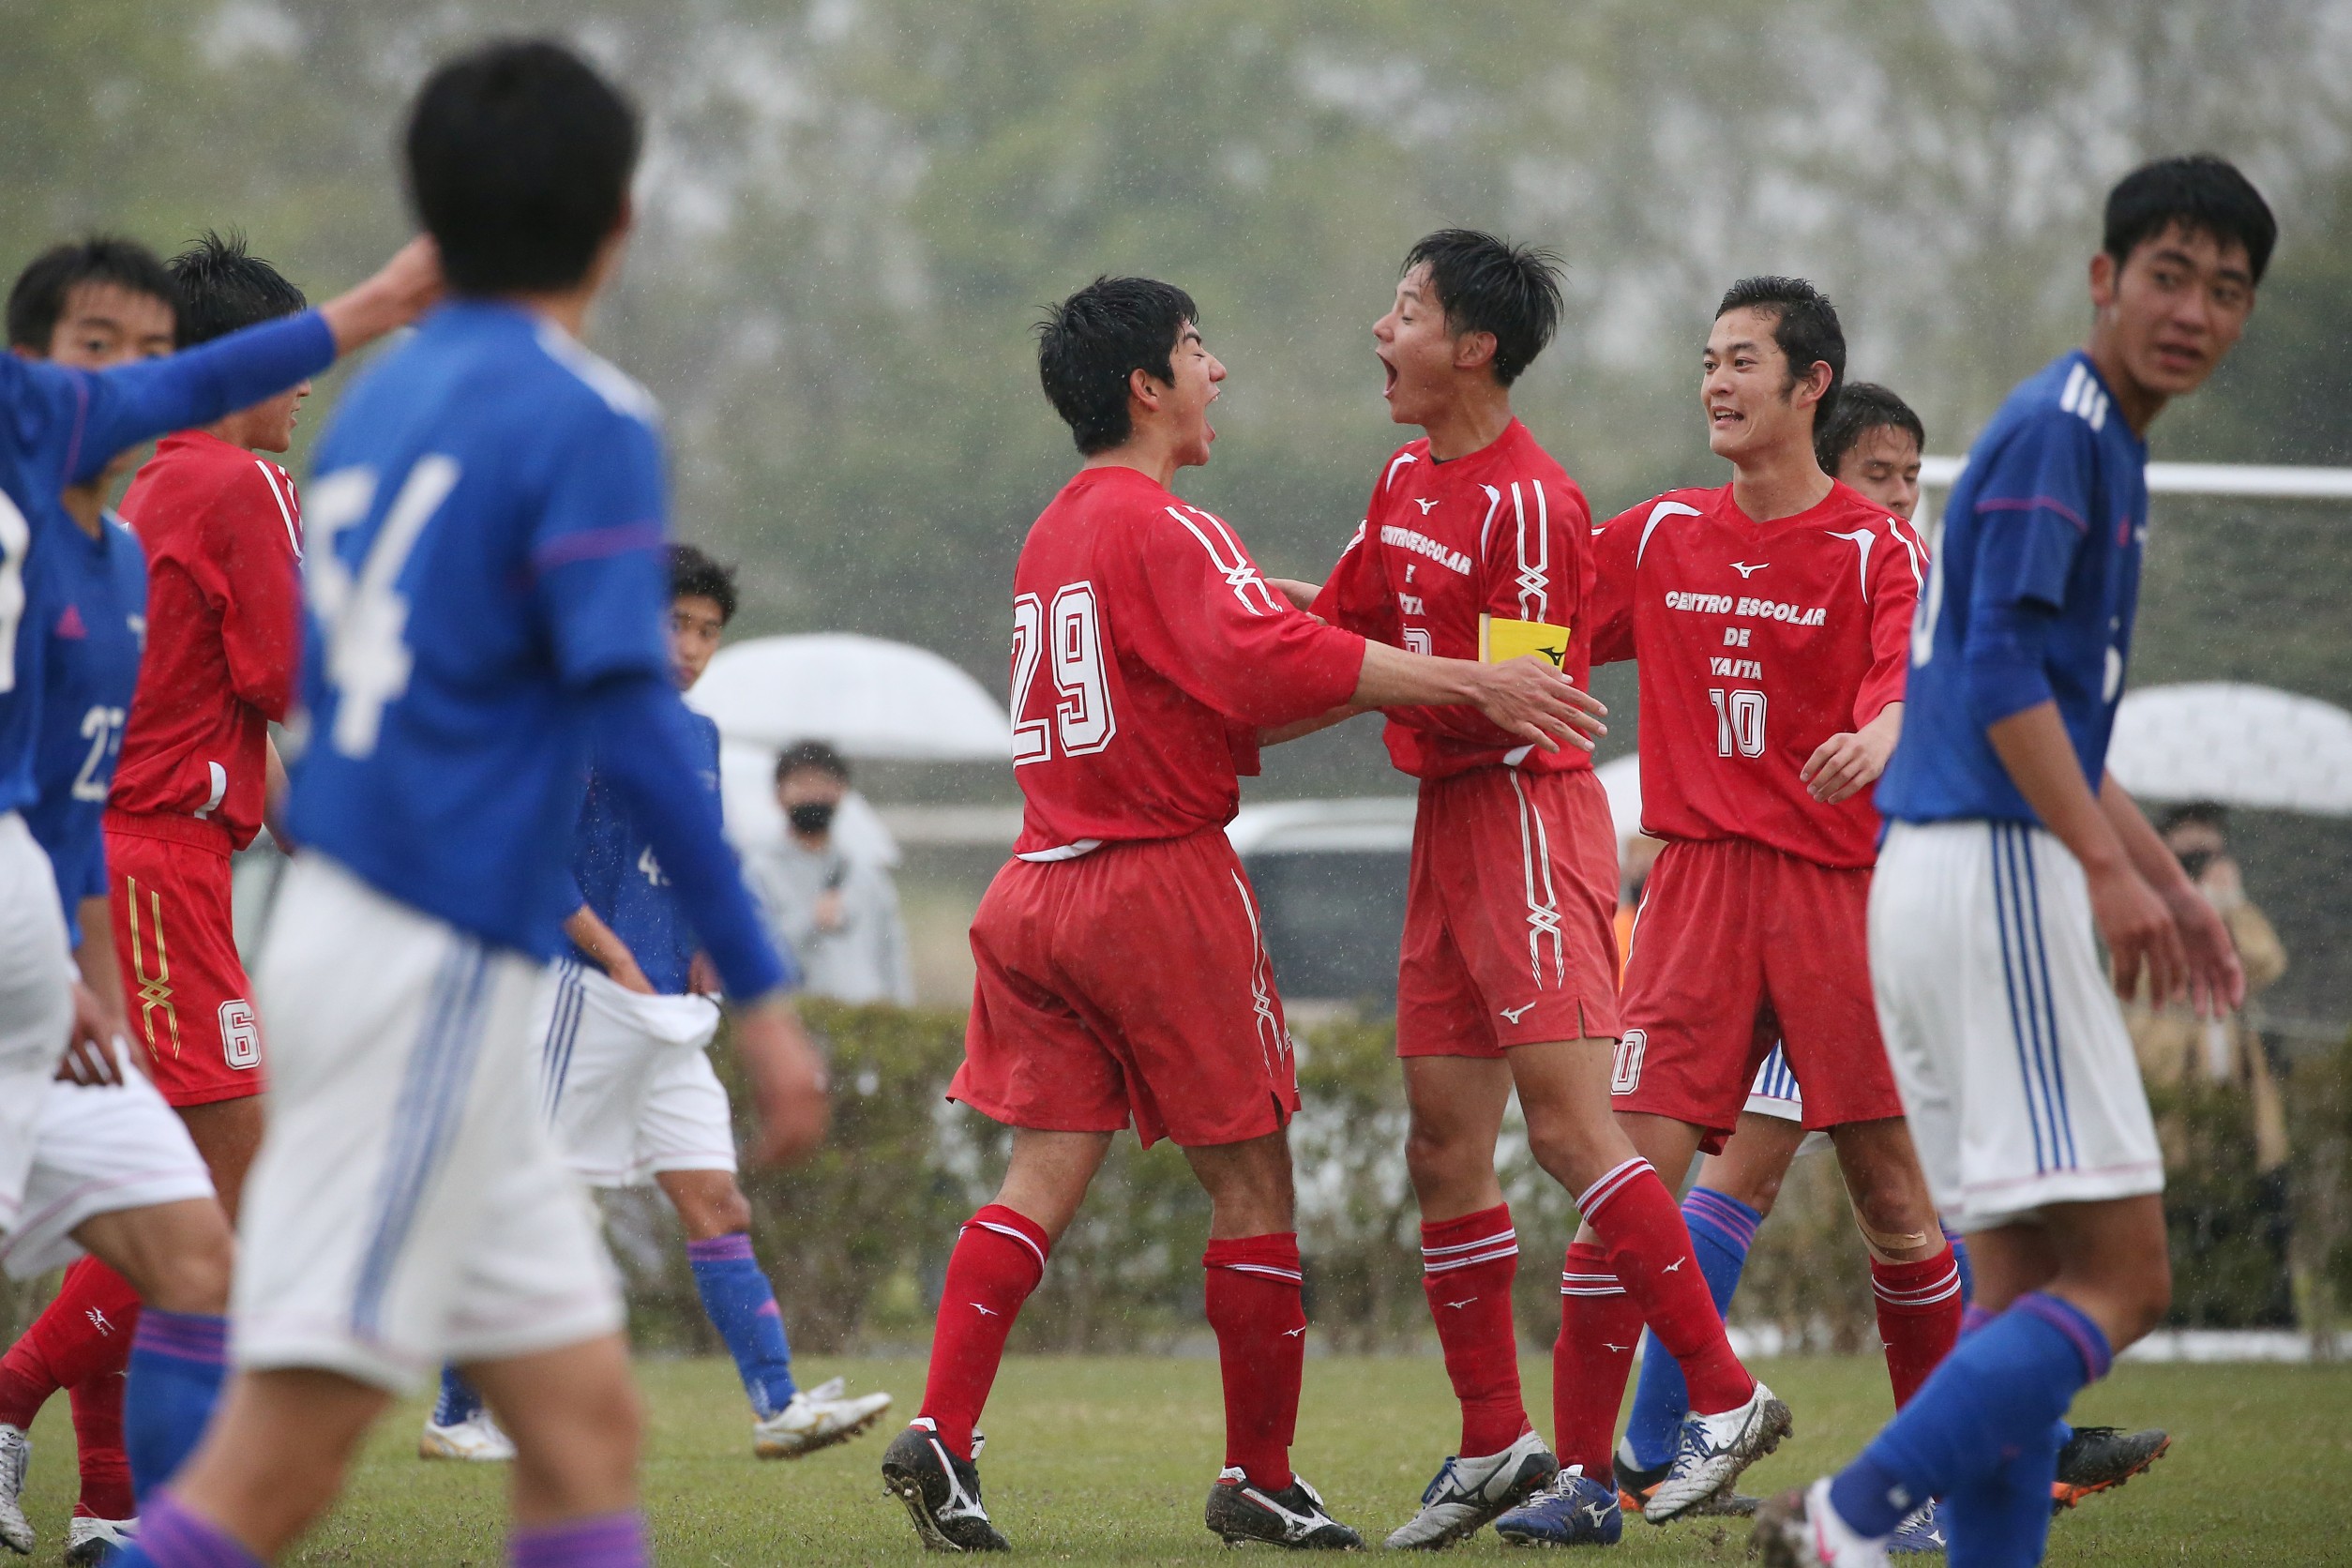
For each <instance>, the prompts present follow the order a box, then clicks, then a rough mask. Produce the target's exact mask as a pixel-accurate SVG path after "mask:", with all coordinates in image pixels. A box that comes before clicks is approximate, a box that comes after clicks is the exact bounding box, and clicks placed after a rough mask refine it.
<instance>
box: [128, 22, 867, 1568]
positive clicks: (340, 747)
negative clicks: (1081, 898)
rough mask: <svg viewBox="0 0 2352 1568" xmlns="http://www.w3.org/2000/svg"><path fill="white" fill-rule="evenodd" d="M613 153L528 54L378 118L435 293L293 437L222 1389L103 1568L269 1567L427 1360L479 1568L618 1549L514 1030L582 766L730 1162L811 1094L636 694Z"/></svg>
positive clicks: (603, 1448) (642, 412)
mask: <svg viewBox="0 0 2352 1568" xmlns="http://www.w3.org/2000/svg"><path fill="white" fill-rule="evenodd" d="M638 145H639V129H638V121H637V116H636V114H635V113H634V112H633V111H632V110H631V109H630V108H629V106H628V105H627V103H626V101H625V100H624V99H623V98H621V96H620V95H619V93H618V92H617V91H615V90H614V89H613V88H612V87H611V85H610V84H609V83H606V82H605V81H604V80H603V79H602V78H601V77H599V76H598V75H597V74H596V72H595V71H594V70H593V69H591V68H589V67H588V66H586V65H585V64H583V63H582V62H581V61H580V59H579V58H578V57H577V56H575V55H573V54H571V53H568V52H567V51H565V50H564V49H562V48H560V47H558V46H556V45H553V44H549V43H542V42H508V43H498V44H491V45H488V46H485V47H483V48H481V49H479V50H477V51H475V52H474V53H469V54H466V55H462V56H460V57H459V58H458V59H456V60H454V61H452V62H450V63H448V64H445V65H444V66H443V67H441V68H439V69H437V70H436V71H434V72H433V74H432V75H431V76H430V78H429V79H428V81H427V82H426V83H425V85H424V86H423V88H422V89H421V91H420V93H419V95H418V97H417V98H416V101H415V108H414V110H413V111H412V113H411V115H410V119H409V123H408V127H407V133H406V139H405V149H404V150H405V161H406V173H407V181H408V189H409V191H410V194H411V196H412V198H413V200H414V201H415V205H416V207H417V209H418V212H419V215H420V216H421V217H422V219H424V222H425V226H426V227H427V228H428V229H429V230H430V232H431V234H432V235H433V237H434V239H435V240H436V241H437V242H438V245H439V249H440V254H441V260H442V265H443V269H444V271H445V274H446V276H447V278H448V280H449V285H450V288H451V290H452V292H453V294H455V295H456V296H457V297H455V298H454V299H453V300H452V301H451V302H450V303H449V304H447V305H446V306H445V307H443V308H442V309H439V310H437V311H435V312H434V313H433V314H432V315H431V316H430V318H428V319H427V321H426V322H425V323H424V324H423V325H422V326H421V327H420V328H419V329H418V331H417V332H416V334H415V336H414V337H413V338H412V339H410V340H409V341H408V342H406V343H405V344H403V345H401V347H400V349H399V350H398V351H397V352H396V353H394V354H391V355H389V356H388V357H386V358H384V360H382V361H381V362H379V363H378V364H377V365H376V366H374V367H373V368H372V369H370V371H369V373H368V374H367V375H366V376H364V377H363V378H362V379H361V380H360V381H359V382H358V383H357V384H355V385H354V386H353V387H352V389H351V390H350V391H349V392H348V393H347V394H346V396H345V400H344V402H343V404H342V407H341V408H340V409H339V411H338V415H337V419H336V423H335V427H334V429H332V430H330V431H329V432H328V433H327V435H326V437H325V439H324V441H323V442H322V444H321V447H320V456H319V468H320V471H321V475H322V477H321V478H320V479H319V481H318V482H317V483H316V484H315V485H313V487H312V488H311V492H310V505H309V519H310V537H309V550H308V551H307V553H306V558H305V559H306V574H307V589H306V596H307V599H308V603H309V611H310V633H309V644H308V648H307V652H306V656H305V658H304V661H303V667H304V686H303V700H304V710H305V717H306V718H307V720H308V725H309V744H308V746H307V748H306V749H305V751H304V752H303V755H302V757H301V758H300V760H299V761H298V762H297V763H296V764H295V767H294V777H293V780H292V786H291V793H290V800H289V807H288V809H289V825H290V827H291V828H292V830H293V832H294V837H295V838H296V839H297V841H298V842H299V843H300V844H301V846H302V850H301V852H300V853H299V854H298V855H297V857H296V859H295V861H294V866H293V867H291V869H289V871H288V872H287V875H286V879H285V882H284V885H283V887H282V889H281V891H280V893H279V900H278V904H277V910H276V915H275V918H274V920H273V922H272V926H271V930H270V936H269V939H268V944H267V946H266V947H265V949H264V953H263V957H262V962H261V966H260V973H259V974H258V976H257V979H258V982H259V987H260V990H261V995H262V1001H263V1007H264V1017H265V1018H266V1019H267V1021H268V1023H269V1026H270V1030H271V1050H272V1053H273V1071H274V1073H275V1075H276V1077H275V1082H274V1083H273V1085H272V1087H271V1091H270V1117H269V1129H268V1132H267V1134H266V1135H265V1136H264V1140H263V1144H262V1150H261V1153H260V1155H259V1157H258V1158H257V1159H256V1161H255V1163H254V1168H253V1173H252V1176H251V1178H250V1180H249V1183H248V1185H247V1189H246V1201H245V1205H244V1213H243V1214H242V1216H241V1218H240V1231H241V1237H242V1243H243V1245H242V1250H241V1253H240V1256H239V1259H238V1268H237V1279H236V1307H237V1340H236V1347H235V1352H236V1360H237V1371H236V1374H235V1379H234V1382H233V1384H232V1385H231V1388H230V1392H229V1395H228V1398H227V1399H226V1401H225V1402H224V1404H223V1406H222V1408H221V1411H220V1415H219V1419H218V1420H216V1421H215V1422H214V1423H213V1425H212V1426H211V1428H210V1430H209V1431H208V1433H207V1434H206V1438H205V1441H204V1446H202V1447H201V1448H200V1449H199V1450H198V1452H197V1454H196V1455H195V1457H194V1458H193V1459H191V1460H190V1462H189V1463H188V1467H187V1468H186V1469H185V1470H183V1471H182V1472H181V1474H180V1476H179V1477H178V1479H177V1480H176V1481H175V1482H174V1483H173V1486H172V1487H171V1488H169V1489H167V1490H165V1491H164V1492H162V1493H160V1494H158V1496H156V1497H154V1498H152V1499H150V1500H149V1501H148V1505H147V1508H146V1511H145V1514H144V1516H143V1518H142V1520H141V1526H140V1539H139V1541H138V1543H137V1545H134V1546H132V1547H131V1548H130V1549H129V1551H128V1553H126V1555H125V1559H124V1561H125V1565H126V1568H133V1565H136V1564H138V1563H141V1562H156V1563H162V1564H180V1565H185V1564H197V1563H202V1564H215V1563H224V1562H234V1563H243V1562H249V1561H252V1560H270V1559H274V1558H276V1557H277V1556H278V1555H279V1553H280V1552H282V1551H283V1550H285V1548H286V1547H287V1546H288V1545H289V1544H290V1543H291V1542H292V1541H293V1540H294V1537H295V1536H296V1535H298V1534H299V1533H300V1531H301V1530H303V1528H304V1527H305V1526H307V1525H308V1524H309V1522H310V1521H311V1520H312V1519H314V1518H315V1517H317V1515H319V1513H320V1512H321V1511H322V1510H324V1508H325V1507H326V1506H327V1505H328V1504H329V1503H330V1502H331V1501H332V1500H333V1498H334V1496H335V1493H336V1490H337V1488H338V1487H339V1485H340V1482H341V1477H342V1473H343V1468H344V1466H345V1464H346V1463H347V1462H348V1460H349V1458H350V1456H351V1455H352V1453H353V1451H354V1449H355V1447H356V1446H357V1444H358V1442H359V1440H360V1439H361V1438H362V1437H363V1436H364V1435H365V1433H366V1431H367V1429H368V1426H369V1424H370V1423H371V1422H372V1421H373V1420H374V1418H375V1417H376V1416H377V1415H378V1414H379V1413H380V1412H381V1411H382V1410H384V1406H385V1405H386V1404H387V1403H389V1401H390V1399H391V1397H392V1395H393V1394H394V1393H395V1392H397V1391H401V1390H405V1389H407V1388H409V1387H411V1386H413V1385H414V1384H415V1382H416V1381H417V1380H419V1379H420V1378H421V1377H422V1376H423V1375H425V1374H427V1373H429V1372H430V1370H431V1369H432V1368H433V1367H435V1366H437V1365H439V1364H441V1363H442V1362H443V1361H445V1360H453V1361H456V1362H458V1363H459V1364H460V1365H461V1366H463V1367H464V1368H465V1369H466V1371H467V1372H468V1374H469V1375H470V1377H471V1378H472V1379H473V1380H474V1381H475V1383H476V1384H477V1385H478V1386H479V1387H480V1388H481V1389H482V1391H483V1393H484V1394H485V1395H487V1396H488V1398H489V1400H490V1405H491V1407H492V1409H494V1410H497V1411H498V1413H499V1415H500V1417H501V1418H502V1425H504V1426H505V1429H506V1430H507V1431H508V1432H509V1433H511V1434H512V1435H513V1437H514V1440H515V1445H516V1448H517V1450H518V1459H519V1463H518V1464H517V1466H516V1470H515V1487H514V1515H515V1521H516V1527H517V1528H516V1534H515V1537H514V1540H513V1542H512V1544H511V1553H512V1557H513V1560H515V1561H517V1562H519V1563H523V1564H541V1563H553V1562H577V1563H595V1564H599V1565H604V1568H625V1565H632V1564H639V1563H641V1562H643V1561H644V1560H645V1547H644V1542H643V1533H642V1525H641V1520H640V1519H639V1517H638V1515H637V1513H636V1509H635V1504H636V1491H635V1460H636V1455H637V1443H638V1430H639V1415H638V1406H637V1401H636V1396H635V1391H634V1390H633V1389H632V1388H631V1386H630V1383H629V1376H628V1363H627V1352H626V1346H625V1343H624V1341H623V1339H622V1337H621V1334H620V1333H619V1329H620V1324H621V1303H620V1299H619V1296H618V1292H617V1290H616V1289H615V1286H614V1282H613V1278H612V1273H611V1265H610V1263H609V1261H608V1260H607V1259H605V1257H604V1256H603V1252H602V1246H601V1244H600V1242H599V1239H598V1237H597V1234H596V1227H595V1222H594V1220H593V1218H592V1217H591V1214H590V1213H589V1211H588V1207H587V1204H586V1200H585V1198H584V1195H583V1194H582V1193H581V1191H580V1188H579V1187H578V1186H577V1185H576V1184H575V1183H574V1182H573V1180H572V1177H571V1175H570V1173H569V1172H568V1171H566V1170H565V1168H564V1165H563V1162H562V1159H561V1157H560V1155H559V1154H558V1153H557V1152H556V1149H555V1146H554V1144H553V1142H552V1141H551V1139H550V1136H549V1134H548V1132H547V1130H546V1128H545V1126H544V1124H543V1123H542V1121H541V1119H540V1117H539V1115H538V1113H537V1105H536V1099H537V1095H536V1092H535V1091H536V1086H535V1082H534V1075H533V1073H532V1070H531V1062H532V1055H531V1050H530V1046H531V1042H530V1041H529V1040H528V1038H527V1032H528V1026H529V1021H530V1011H531V1005H532V997H533V993H534V991H535V987H536V983H537V979H538V974H539V970H540V966H541V960H543V959H544V958H545V957H549V956H551V955H552V953H553V952H554V951H555V948H556V945H557V942H559V941H560V939H561V934H562V922H563V919H564V917H565V915H566V914H568V913H569V912H571V910H572V909H573V908H575V907H576V902H577V901H576V898H575V897H574V896H573V893H572V890H571V887H570V882H569V879H568V878H567V877H566V876H565V858H566V852H567V851H568V849H569V845H570V838H571V832H572V827H573V824H574V823H575V822H577V821H578V817H579V808H580V776H581V769H582V766H583V764H584V762H585V761H586V759H587V756H588V753H589V748H590V745H591V743H592V740H593V743H594V746H595V751H596V757H597V758H598V760H599V763H600V767H601V770H602V771H601V772H600V773H599V777H600V779H601V780H602V781H603V782H604V783H605V784H607V785H608V786H610V787H611V788H612V789H613V790H614V791H615V792H618V794H619V795H620V797H621V799H622V800H623V801H624V802H625V803H626V805H627V807H628V808H629V810H630V812H631V814H632V816H633V817H634V818H635V819H636V820H637V821H638V822H640V824H641V826H642V828H643V829H644V831H645V833H646V836H647V837H648V838H650V839H651V840H652V845H653V848H654V850H655V852H656V854H657V855H658V856H659V859H660V864H661V867H662V869H663V873H664V874H665V875H666V876H668V877H669V878H670V879H671V881H672V882H674V883H675V884H676V885H677V888H678V891H679V897H680V899H681V900H682V902H683V903H684V904H685V906H686V909H687V911H688V912H690V914H691V915H692V917H693V920H694V924H695V927H696V928H697V930H698V932H699V933H700V934H701V938H702V940H703V943H704V945H705V947H706V948H707V949H708V950H709V952H710V953H711V955H712V957H713V959H714V961H715V962H716V967H717V969H718V972H719V973H720V975H721V977H722V978H723V980H724V981H725V983H726V986H727V988H728V991H729V993H730V994H731V996H733V997H735V998H737V999H738V1000H739V1001H740V1002H741V1003H744V1005H743V1007H742V1010H741V1012H740V1014H739V1016H738V1020H737V1024H736V1030H735V1038H736V1042H737V1047H738V1048H739V1049H740V1050H741V1052H742V1053H743V1056H744V1058H745V1061H746V1064H747V1065H748V1066H749V1068H750V1071H751V1076H752V1079H753V1082H754V1084H755V1085H756V1086H757V1088H758V1091H759V1093H760V1098H761V1121H762V1124H763V1127H764V1129H765V1133H764V1139H763V1147H762V1150H761V1153H763V1154H765V1155H770V1156H773V1155H775V1154H777V1153H792V1152H796V1151H801V1150H806V1149H807V1148H808V1147H810V1146H811V1145H812V1144H813V1143H814V1142H815V1140H816V1139H817V1138H819V1137H820V1136H821V1134H822V1125H823V1115H824V1099H823V1090H822V1073H821V1070H820V1069H819V1068H818V1066H817V1064H816V1062H815V1060H814V1058H813V1056H811V1055H810V1054H809V1052H808V1050H807V1046H806V1042H805V1040H804V1039H803V1037H802V1036H801V1035H800V1034H799V1033H798V1032H797V1030H795V1029H794V1028H793V1027H792V1024H791V1023H790V1021H789V1003H787V1002H786V1001H785V1000H784V999H783V997H782V995H781V993H780V991H779V988H778V983H779V982H780V981H781V979H782V978H783V969H782V966H781V965H780V964H779V962H778V961H777V959H776V954H775V951H774V950H773V949H772V948H771V947H770V946H769V945H768V942H767V940H766V938H765V936H764V934H763V933H762V932H761V927H760V921H759V917H758V914H757V912H755V911H754V910H753V908H752V906H751V901H750V897H749V895H748V894H747V893H746V891H745V889H744V886H743V882H742V879H741V877H740V876H739V875H738V874H737V871H736V867H735V865H734V860H733V857H732V855H731V853H730V852H729V851H728V850H727V847H726V844H725V841H724V840H723V839H722V838H721V837H719V831H718V813H717V810H716V807H715V806H714V805H713V804H712V802H711V801H710V799H709V797H708V795H707V793H706V792H704V791H703V790H702V789H701V786H700V784H699V783H698V782H697V780H696V779H695V777H694V762H693V748H692V741H691V739H690V735H689V732H688V729H687V724H686V714H685V710H684V708H683V707H682V706H681V705H680V703H679V701H678V694H677V690H676V687H675V685H674V683H673V681H672V679H671V669H670V656H669V650H668V649H667V647H666V646H665V645H664V642H663V638H662V618H663V612H664V610H665V607H666V603H667V583H666V581H665V574H664V572H663V563H662V557H661V553H660V552H661V546H662V533H663V527H664V520H665V513H666V502H665V498H664V494H663V483H662V467H661V447H660V440H659V437H658V436H657V435H656V431H655V429H654V424H653V420H654V417H655V411H654V408H653V405H652V400H650V398H649V397H648V396H647V395H646V394H645V392H644V391H643V390H642V389H641V387H639V386H638V385H637V384H635V383H634V382H632V381H630V380H628V378H627V377H626V376H624V375H622V374H621V372H619V371H618V370H616V369H613V368H612V367H611V366H610V365H608V364H606V363H605V362H604V361H602V360H600V359H598V358H596V356H595V355H593V354H590V353H589V352H588V351H587V350H586V349H585V348H583V347H581V346H580V342H579V339H578V338H577V336H576V334H577V332H578V331H579V329H580V326H581V324H582V321H583V318H584V317H585V315H586V313H587V311H588V309H589V306H590V304H591V302H592V301H593V300H594V299H595V297H596V294H597V293H598V292H599V291H600V290H601V289H602V287H603V286H604V285H605V284H606V283H607V282H608V281H609V280H610V279H611V277H612V275H613V272H614V270H615V268H616V266H617V264H618V262H619V258H620V254H621V249H622V246H623V242H624V240H625V238H626V234H627V230H628V225H629V206H628V182H629V176H630V173H631V171H632V170H633V169H634V167H635V165H636V159H637V149H638Z"/></svg>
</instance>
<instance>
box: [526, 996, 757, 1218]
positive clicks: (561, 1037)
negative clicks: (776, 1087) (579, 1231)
mask: <svg viewBox="0 0 2352 1568" xmlns="http://www.w3.org/2000/svg"><path fill="white" fill-rule="evenodd" d="M717 1029H718V1003H715V1002H713V1001H712V1000H711V999H710V998H708V997H705V996H646V995H644V994H643V993H642V992H639V991H631V990H626V989H624V988H622V987H620V986H618V985H615V984H614V983H613V982H612V980H611V977H610V976H608V975H607V974H606V973H605V972H603V971H602V970H598V969H591V968H589V967H588V966H586V965H584V964H581V963H579V962H576V961H575V960H573V959H570V958H559V959H557V960H556V961H555V962H554V963H552V964H550V965H549V966H548V971H547V973H546V976H545V977H544V978H543V979H542V980H541V982H540V986H539V993H538V998H537V1000H536V1002H535V1004H534V1006H533V1009H532V1015H531V1037H532V1038H533V1039H535V1040H536V1041H538V1042H539V1043H540V1044H539V1093H540V1103H541V1105H542V1106H543V1107H544V1108H545V1109H546V1112H547V1116H548V1120H549V1122H550V1124H552V1126H553V1127H554V1129H555V1141H556V1144H557V1146H558V1147H559V1148H561V1149H562V1150H563V1151H564V1158H565V1161H566V1162H567V1163H568V1164H569V1165H570V1166H571V1168H572V1170H573V1171H574V1173H576V1174H577V1175H578V1176H579V1177H580V1180H582V1181H584V1182H586V1183H587V1184H589V1185H590V1186H596V1187H631V1186H641V1185H643V1184H645V1183H647V1182H649V1181H651V1180H652V1179H653V1177H654V1175H655V1174H656V1172H659V1171H664V1170H733V1169H734V1168H735V1133H734V1124H733V1122H732V1121H731V1118H730V1117H729V1115H728V1109H727V1091H726V1089H725V1088H723V1087H722V1086H721V1085H720V1083H719V1081H718V1075H717V1074H716V1072H714V1071H712V1069H711V1059H710V1055H709V1052H708V1050H707V1047H708V1046H709V1045H710V1043H711V1036H712V1035H713V1034H714V1033H716V1032H717Z"/></svg>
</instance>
